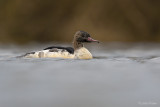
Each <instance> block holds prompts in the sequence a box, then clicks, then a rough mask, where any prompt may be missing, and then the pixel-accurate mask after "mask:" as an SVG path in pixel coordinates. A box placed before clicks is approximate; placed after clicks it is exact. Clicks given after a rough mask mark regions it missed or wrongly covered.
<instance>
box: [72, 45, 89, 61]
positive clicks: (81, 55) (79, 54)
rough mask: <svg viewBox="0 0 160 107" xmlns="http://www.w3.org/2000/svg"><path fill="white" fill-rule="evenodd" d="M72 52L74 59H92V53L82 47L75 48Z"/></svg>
mask: <svg viewBox="0 0 160 107" xmlns="http://www.w3.org/2000/svg"><path fill="white" fill-rule="evenodd" d="M74 54H75V58H76V59H92V54H91V53H90V52H89V51H88V50H87V49H86V48H84V47H82V48H80V49H78V50H75V52H74Z"/></svg>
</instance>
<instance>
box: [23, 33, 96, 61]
mask: <svg viewBox="0 0 160 107" xmlns="http://www.w3.org/2000/svg"><path fill="white" fill-rule="evenodd" d="M83 42H98V41H97V40H94V39H92V38H91V37H90V35H89V34H88V33H86V32H83V31H78V32H76V34H75V36H74V41H73V44H74V48H72V47H57V46H52V47H48V48H45V49H44V50H41V51H37V52H31V53H27V54H25V55H24V57H26V58H65V59H66V58H67V59H92V58H93V57H92V54H91V53H90V52H89V51H88V50H87V49H86V48H85V47H84V45H83Z"/></svg>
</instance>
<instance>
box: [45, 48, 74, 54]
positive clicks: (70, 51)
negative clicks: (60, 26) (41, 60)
mask: <svg viewBox="0 0 160 107" xmlns="http://www.w3.org/2000/svg"><path fill="white" fill-rule="evenodd" d="M43 50H49V52H58V51H61V52H63V51H67V52H69V53H70V54H74V49H73V48H72V47H61V46H51V47H48V48H45V49H43Z"/></svg>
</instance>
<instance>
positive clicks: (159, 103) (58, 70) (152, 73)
mask: <svg viewBox="0 0 160 107" xmlns="http://www.w3.org/2000/svg"><path fill="white" fill-rule="evenodd" d="M159 46H160V44H151V43H150V44H149V43H148V44H146V43H145V44H144V43H139V44H122V43H108V44H104V43H102V44H100V45H96V44H95V45H94V46H91V47H88V48H89V49H90V50H91V52H92V53H93V56H94V59H92V60H72V59H51V58H42V59H23V58H22V59H20V58H15V56H17V55H21V54H22V53H25V52H28V51H32V50H34V49H35V50H36V48H35V47H33V46H32V47H23V48H22V47H16V46H12V47H9V48H7V47H1V49H0V107H143V106H145V107H160V93H159V90H160V48H159ZM42 47H44V45H41V46H39V47H38V48H37V50H38V49H40V48H41V49H42Z"/></svg>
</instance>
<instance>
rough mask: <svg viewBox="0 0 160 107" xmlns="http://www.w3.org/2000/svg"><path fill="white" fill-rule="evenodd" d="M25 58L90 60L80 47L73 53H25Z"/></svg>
mask: <svg viewBox="0 0 160 107" xmlns="http://www.w3.org/2000/svg"><path fill="white" fill-rule="evenodd" d="M25 57H26V58H64V59H92V54H91V53H90V52H89V51H88V50H87V49H86V48H85V47H82V48H80V49H78V50H76V51H74V53H70V52H68V51H67V50H65V49H58V48H53V49H47V50H42V51H37V52H31V53H27V54H26V55H25Z"/></svg>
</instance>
